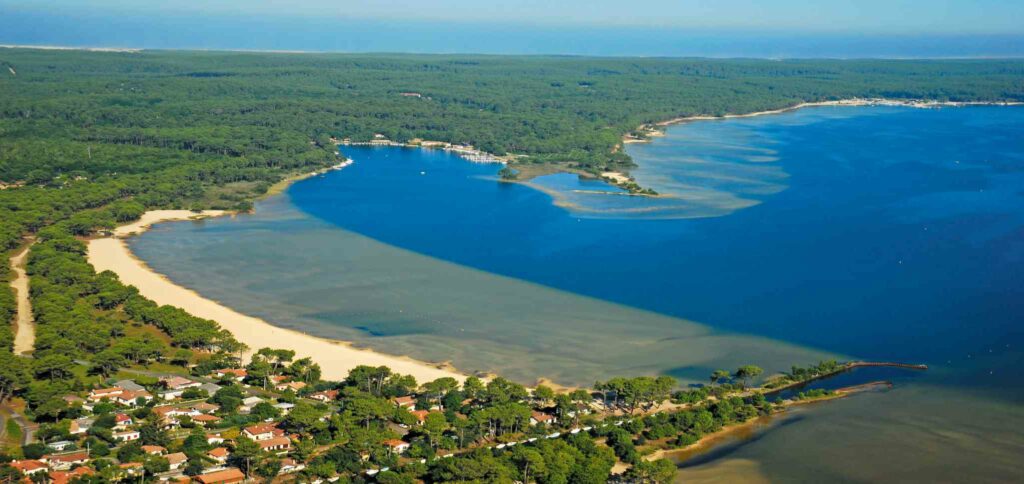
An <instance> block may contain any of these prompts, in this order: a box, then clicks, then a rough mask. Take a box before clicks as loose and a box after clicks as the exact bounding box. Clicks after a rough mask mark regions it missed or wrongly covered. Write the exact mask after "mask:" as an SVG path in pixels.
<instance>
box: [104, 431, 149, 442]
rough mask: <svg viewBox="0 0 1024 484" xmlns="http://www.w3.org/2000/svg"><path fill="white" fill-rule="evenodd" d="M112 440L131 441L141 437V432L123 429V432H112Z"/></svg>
mask: <svg viewBox="0 0 1024 484" xmlns="http://www.w3.org/2000/svg"><path fill="white" fill-rule="evenodd" d="M111 436H112V437H114V440H116V441H118V442H131V441H133V440H139V439H140V438H142V434H140V433H139V431H138V430H125V431H123V432H114V433H112V434H111Z"/></svg>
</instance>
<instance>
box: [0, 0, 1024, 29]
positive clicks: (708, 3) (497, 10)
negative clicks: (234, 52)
mask: <svg viewBox="0 0 1024 484" xmlns="http://www.w3.org/2000/svg"><path fill="white" fill-rule="evenodd" d="M0 8H6V9H7V10H8V11H37V12H43V11H49V12H58V11H65V12H74V11H83V10H88V11H90V12H91V13H104V14H114V15H116V14H124V15H142V16H156V15H167V14H172V15H178V14H191V15H196V14H198V15H216V16H221V15H241V16H287V17H293V18H294V17H337V18H372V19H378V20H402V21H409V20H443V21H453V22H516V23H528V24H538V25H546V26H555V25H569V24H572V25H575V26H620V27H626V26H630V27H637V26H658V27H685V28H691V29H693V28H698V29H739V30H750V29H757V30H804V31H814V32H847V33H850V32H858V33H862V34H870V33H888V34H894V33H900V34H922V33H936V34H972V33H973V34H978V33H980V34H1022V33H1024V0H643V1H637V0H377V1H367V0H20V1H19V0H0ZM0 21H2V19H0ZM0 29H2V26H0Z"/></svg>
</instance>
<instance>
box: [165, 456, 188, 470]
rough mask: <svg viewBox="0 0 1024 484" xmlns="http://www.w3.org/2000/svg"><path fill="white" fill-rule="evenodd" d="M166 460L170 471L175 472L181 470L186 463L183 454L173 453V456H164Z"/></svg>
mask: <svg viewBox="0 0 1024 484" xmlns="http://www.w3.org/2000/svg"><path fill="white" fill-rule="evenodd" d="M164 458H165V459H167V463H168V464H170V470H172V471H176V470H178V469H181V467H182V466H184V465H185V463H186V462H188V457H187V456H185V453H184V452H175V453H173V454H167V455H166V456H164Z"/></svg>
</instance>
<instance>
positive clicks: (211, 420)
mask: <svg viewBox="0 0 1024 484" xmlns="http://www.w3.org/2000/svg"><path fill="white" fill-rule="evenodd" d="M192 421H193V422H195V423H197V424H199V425H202V426H203V427H206V426H209V425H212V424H215V423H217V422H220V417H218V416H216V415H206V414H205V413H201V414H199V415H196V416H195V417H192Z"/></svg>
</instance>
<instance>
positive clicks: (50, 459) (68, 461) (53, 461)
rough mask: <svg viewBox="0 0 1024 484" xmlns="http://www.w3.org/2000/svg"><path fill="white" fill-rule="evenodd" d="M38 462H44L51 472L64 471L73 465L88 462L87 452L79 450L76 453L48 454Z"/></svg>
mask: <svg viewBox="0 0 1024 484" xmlns="http://www.w3.org/2000/svg"><path fill="white" fill-rule="evenodd" d="M39 460H40V461H41V462H45V463H46V464H47V465H48V466H50V468H52V469H53V470H57V471H66V470H68V469H70V468H71V466H73V465H76V464H78V465H82V464H85V463H86V462H89V452H88V451H85V450H80V451H77V452H69V453H67V454H49V455H44V456H43V457H42V458H40V459H39Z"/></svg>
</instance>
